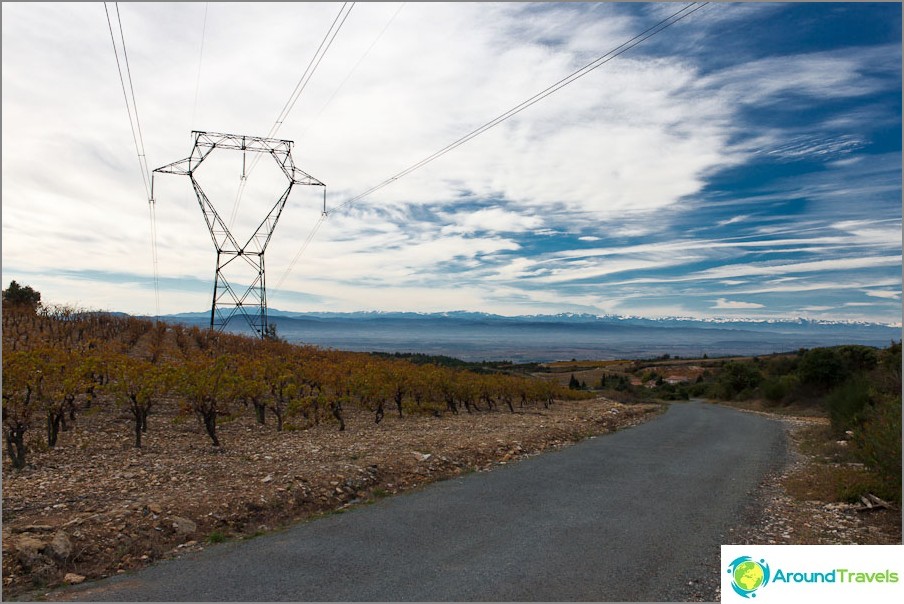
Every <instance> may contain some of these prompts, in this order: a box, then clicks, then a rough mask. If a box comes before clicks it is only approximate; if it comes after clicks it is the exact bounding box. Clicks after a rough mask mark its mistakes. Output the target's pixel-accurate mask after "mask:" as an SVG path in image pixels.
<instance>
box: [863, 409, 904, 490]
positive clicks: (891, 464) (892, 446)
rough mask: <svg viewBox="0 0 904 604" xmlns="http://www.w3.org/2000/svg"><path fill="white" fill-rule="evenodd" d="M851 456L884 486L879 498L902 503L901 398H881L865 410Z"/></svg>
mask: <svg viewBox="0 0 904 604" xmlns="http://www.w3.org/2000/svg"><path fill="white" fill-rule="evenodd" d="M854 444H855V449H854V454H855V455H856V456H857V458H858V459H859V460H860V461H861V462H863V463H864V464H865V465H866V466H867V467H869V468H870V469H872V470H874V471H875V472H876V473H877V474H878V475H879V477H880V478H881V479H882V484H883V486H885V487H887V488H886V489H885V492H884V493H876V495H878V496H879V497H884V498H890V499H892V500H894V501H897V502H900V501H901V396H900V395H898V396H897V397H883V398H881V399H880V400H878V401H877V402H876V404H874V405H872V406H870V407H869V408H868V409H866V410H865V412H864V414H863V423H862V425H861V426H860V427H859V428H858V429H856V430H854Z"/></svg>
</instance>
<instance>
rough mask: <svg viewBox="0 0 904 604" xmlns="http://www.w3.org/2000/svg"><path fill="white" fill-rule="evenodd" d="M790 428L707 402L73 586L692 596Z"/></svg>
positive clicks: (521, 596)
mask: <svg viewBox="0 0 904 604" xmlns="http://www.w3.org/2000/svg"><path fill="white" fill-rule="evenodd" d="M784 451H785V439H784V432H783V430H782V428H781V426H780V425H779V424H778V423H777V422H774V421H770V420H767V419H764V418H763V417H761V416H758V415H754V414H746V413H741V412H738V411H734V410H731V409H727V408H724V407H717V406H712V405H706V404H703V403H700V402H697V401H691V402H689V403H677V404H673V405H672V406H671V407H670V408H669V410H668V411H667V412H666V413H665V414H663V415H662V416H660V417H658V418H657V419H654V420H652V421H650V422H647V423H645V424H642V425H640V426H637V427H635V428H632V429H629V430H624V431H621V432H617V433H615V434H611V435H608V436H604V437H598V438H594V439H590V440H587V441H584V442H582V443H580V444H578V445H575V446H572V447H568V448H566V449H563V450H560V451H555V452H551V453H547V454H544V455H540V456H537V457H533V458H530V459H527V460H524V461H521V462H519V463H516V464H512V465H508V466H503V467H499V468H498V469H494V470H493V471H491V472H484V473H475V474H470V475H467V476H463V477H460V478H456V479H453V480H448V481H445V482H441V483H437V484H434V485H431V486H429V487H426V488H423V489H421V490H418V491H416V492H412V493H408V494H404V495H400V496H397V497H393V498H387V499H384V500H381V501H380V502H378V503H376V504H374V505H370V506H364V507H360V508H357V509H354V510H352V511H349V512H347V513H345V514H341V515H333V516H329V517H327V518H323V519H320V520H317V521H313V522H309V523H306V524H302V525H299V526H296V527H294V528H292V529H289V530H286V531H283V532H280V533H278V534H274V535H270V536H266V537H259V538H257V539H253V540H250V541H245V542H235V543H227V544H223V545H219V546H215V547H210V548H208V549H207V550H205V551H203V552H199V553H196V554H191V555H189V556H186V557H184V558H182V559H179V560H171V561H167V562H164V563H161V564H158V565H156V566H153V567H151V568H148V569H145V570H144V571H140V572H136V573H134V574H130V575H124V576H119V577H115V578H112V579H108V580H105V581H103V582H99V583H94V584H91V585H81V586H78V587H76V588H71V589H69V590H68V591H67V592H66V594H65V597H67V598H71V599H76V600H102V601H148V600H154V601H311V600H317V601H330V600H333V601H356V600H357V601H363V600H366V601H386V600H390V601H440V600H455V601H475V600H480V601H505V600H509V601H510V600H519V601H529V600H533V601H556V600H572V601H574V600H584V601H586V600H593V601H677V600H682V599H686V595H687V589H688V588H687V587H686V586H687V584H688V581H689V580H691V579H693V578H699V577H700V576H701V575H702V574H704V573H710V574H711V573H712V572H713V571H714V567H713V561H714V560H715V561H716V563H717V562H718V556H719V545H720V544H721V543H722V536H723V535H724V534H728V528H729V527H732V526H734V523H735V522H736V521H737V520H736V519H737V518H738V516H739V514H740V510H741V509H742V508H743V507H744V506H745V505H746V504H747V502H748V500H749V493H750V492H751V491H753V490H754V489H755V488H756V486H757V483H758V481H759V480H760V479H761V478H762V477H763V475H764V473H766V472H767V471H769V470H771V469H775V468H776V467H778V466H779V465H780V464H781V463H782V462H783V460H784Z"/></svg>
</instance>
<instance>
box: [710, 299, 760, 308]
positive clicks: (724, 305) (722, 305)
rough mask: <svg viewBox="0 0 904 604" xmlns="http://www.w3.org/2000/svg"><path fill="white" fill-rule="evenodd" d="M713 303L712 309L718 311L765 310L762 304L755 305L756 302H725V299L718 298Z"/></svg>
mask: <svg viewBox="0 0 904 604" xmlns="http://www.w3.org/2000/svg"><path fill="white" fill-rule="evenodd" d="M715 302H716V304H715V305H714V306H712V308H714V309H718V310H750V309H754V308H765V306H764V305H763V304H757V303H756V302H739V301H736V300H726V299H725V298H719V299H718V300H716V301H715Z"/></svg>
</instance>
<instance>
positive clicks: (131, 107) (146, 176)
mask: <svg viewBox="0 0 904 604" xmlns="http://www.w3.org/2000/svg"><path fill="white" fill-rule="evenodd" d="M114 5H115V7H116V21H117V23H118V25H119V37H120V40H121V44H122V56H123V63H125V68H126V69H125V71H126V75H125V77H123V70H122V63H120V61H119V50H118V49H117V47H116V35H115V34H114V33H113V22H112V21H111V19H110V11H109V9H108V8H107V3H106V2H104V13H105V14H106V15H107V26H108V27H109V29H110V40H111V41H112V42H113V55H114V56H115V57H116V70H117V72H118V73H119V82H120V84H121V85H122V94H123V98H124V99H125V102H126V112H127V113H128V116H129V127H130V128H131V129H132V140H133V141H134V143H135V151H136V152H137V153H138V167H139V169H140V171H141V178H142V180H143V181H144V189H145V193H146V194H147V198H148V212H149V214H150V219H151V260H152V263H153V267H154V298H155V304H156V312H157V314H156V317H159V316H160V285H159V277H158V262H157V213H156V208H155V205H156V204H155V202H154V196H153V193H152V189H151V172H150V170H149V169H148V163H147V156H146V155H145V150H144V137H143V136H142V134H141V122H140V121H139V119H138V104H137V102H136V101H135V86H134V85H133V83H132V71H131V69H130V68H129V55H128V53H127V52H126V38H125V34H124V33H123V29H122V17H121V16H120V14H119V3H118V2H116V3H114ZM126 79H128V81H129V92H126ZM129 93H131V104H130V102H129Z"/></svg>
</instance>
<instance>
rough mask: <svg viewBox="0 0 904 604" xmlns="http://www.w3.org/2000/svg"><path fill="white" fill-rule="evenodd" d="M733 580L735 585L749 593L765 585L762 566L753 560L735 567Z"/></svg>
mask: <svg viewBox="0 0 904 604" xmlns="http://www.w3.org/2000/svg"><path fill="white" fill-rule="evenodd" d="M733 578H734V582H735V585H737V586H738V587H740V588H741V589H743V590H744V591H748V592H749V591H754V590H755V589H756V588H758V587H759V586H760V585H762V584H763V581H764V580H765V574H764V573H763V567H762V566H760V565H759V564H757V563H756V562H754V561H753V560H747V561H746V562H742V563H740V564H738V565H737V566H736V567H735V569H734V575H733Z"/></svg>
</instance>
